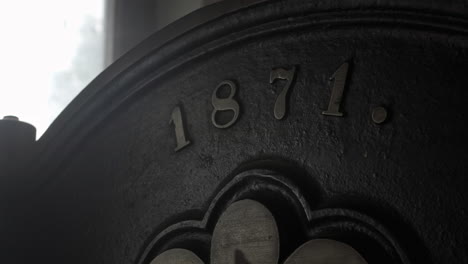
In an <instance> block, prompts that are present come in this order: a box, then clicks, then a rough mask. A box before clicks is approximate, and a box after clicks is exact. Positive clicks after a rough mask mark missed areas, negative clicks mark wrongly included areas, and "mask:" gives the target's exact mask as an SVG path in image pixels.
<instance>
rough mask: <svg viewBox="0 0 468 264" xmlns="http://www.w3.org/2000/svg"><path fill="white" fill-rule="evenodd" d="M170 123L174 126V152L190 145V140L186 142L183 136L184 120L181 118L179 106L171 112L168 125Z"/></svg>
mask: <svg viewBox="0 0 468 264" xmlns="http://www.w3.org/2000/svg"><path fill="white" fill-rule="evenodd" d="M171 123H172V124H174V129H175V135H176V143H177V147H176V148H175V149H174V150H175V151H179V150H181V149H183V148H185V147H186V146H188V145H189V144H190V140H187V138H186V136H185V128H184V120H183V118H182V111H181V109H180V107H179V106H177V107H176V108H174V110H172V114H171V120H170V121H169V124H171Z"/></svg>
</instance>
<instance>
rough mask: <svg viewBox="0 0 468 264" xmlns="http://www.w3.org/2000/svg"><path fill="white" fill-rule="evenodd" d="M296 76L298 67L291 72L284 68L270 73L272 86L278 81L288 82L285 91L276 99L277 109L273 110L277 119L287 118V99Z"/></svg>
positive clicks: (294, 67)
mask: <svg viewBox="0 0 468 264" xmlns="http://www.w3.org/2000/svg"><path fill="white" fill-rule="evenodd" d="M295 76H296V66H293V68H292V69H290V70H286V69H284V68H276V69H273V70H271V72H270V84H273V83H274V82H275V81H276V80H278V79H280V80H287V82H286V85H285V86H284V88H283V90H281V92H280V94H279V95H278V97H277V98H276V102H275V108H274V110H273V113H274V115H275V118H276V119H278V120H281V119H283V118H284V117H285V116H286V110H287V106H286V99H287V97H288V92H289V88H290V87H291V84H292V83H293V81H294V77H295Z"/></svg>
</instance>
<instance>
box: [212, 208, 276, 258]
mask: <svg viewBox="0 0 468 264" xmlns="http://www.w3.org/2000/svg"><path fill="white" fill-rule="evenodd" d="M278 257H279V235H278V229H277V226H276V222H275V219H274V218H273V215H272V214H271V213H270V211H268V209H267V208H266V207H265V206H263V205H262V204H260V203H258V202H256V201H252V200H242V201H239V202H236V203H234V204H232V205H231V206H230V207H229V208H228V209H227V210H226V211H225V212H224V213H223V214H222V215H221V218H220V219H219V221H218V224H217V225H216V227H215V230H214V233H213V239H212V242H211V261H212V262H211V263H213V264H239V263H249V264H277V263H278Z"/></svg>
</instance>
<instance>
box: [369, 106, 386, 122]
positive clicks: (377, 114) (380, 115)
mask: <svg viewBox="0 0 468 264" xmlns="http://www.w3.org/2000/svg"><path fill="white" fill-rule="evenodd" d="M387 116H388V114H387V109H385V108H384V107H382V106H378V107H376V108H374V109H373V110H372V121H374V123H376V124H382V123H383V122H385V120H386V119H387Z"/></svg>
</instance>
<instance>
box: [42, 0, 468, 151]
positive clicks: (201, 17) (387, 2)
mask: <svg viewBox="0 0 468 264" xmlns="http://www.w3.org/2000/svg"><path fill="white" fill-rule="evenodd" d="M266 2H277V0H224V1H221V2H217V3H214V4H211V5H208V6H205V7H202V8H200V9H198V10H195V11H193V12H192V13H190V14H188V15H186V16H184V17H182V18H180V19H179V20H176V21H175V22H173V23H171V24H169V25H167V26H166V27H164V28H162V29H161V30H159V31H157V32H155V33H154V34H153V35H151V36H149V37H148V38H146V39H145V40H143V41H142V42H141V43H140V44H138V45H137V46H136V47H134V48H133V49H131V50H130V51H129V52H127V53H126V54H124V55H123V56H122V57H120V58H119V59H117V60H116V61H115V62H114V63H113V64H112V65H110V66H109V67H108V68H107V69H105V70H104V71H103V72H102V73H101V74H99V75H98V76H97V77H96V78H95V79H94V80H93V81H91V82H90V83H89V84H88V85H87V86H86V87H85V88H84V89H83V90H82V92H81V93H79V94H78V95H77V96H76V97H75V99H73V100H72V102H71V103H70V104H69V105H68V106H67V107H66V108H65V109H64V110H63V111H62V113H60V115H59V116H58V117H57V118H56V119H55V120H54V121H53V122H52V124H51V125H50V126H49V128H48V129H47V130H46V131H45V133H44V134H43V135H42V136H41V138H40V139H39V140H38V141H40V142H41V143H42V142H47V141H49V140H52V139H53V138H54V137H55V136H56V135H57V134H59V133H60V130H61V127H64V126H65V125H66V123H67V121H69V120H72V119H73V116H74V115H77V114H79V113H78V112H79V111H80V110H81V109H82V107H83V105H84V104H85V103H86V102H87V101H89V100H92V98H93V96H95V95H96V94H97V93H98V91H99V90H100V89H101V88H102V87H104V86H105V84H108V83H109V82H110V81H111V80H113V79H114V78H115V77H117V76H118V75H119V74H121V73H122V72H124V70H126V69H128V68H129V67H130V66H131V65H133V64H134V63H136V62H138V61H139V60H141V59H142V58H144V57H145V56H146V55H147V54H149V53H150V52H152V51H155V50H157V49H159V48H160V47H162V46H164V45H166V44H168V43H169V42H170V41H171V40H174V39H175V38H177V37H179V36H181V35H183V34H185V33H187V32H189V31H191V30H193V29H195V28H197V27H199V26H201V25H203V24H205V23H207V22H210V21H213V20H215V19H216V18H219V17H222V16H223V15H227V14H229V13H233V12H235V11H238V10H240V9H243V8H248V7H250V6H252V5H256V4H260V3H266ZM294 2H297V1H291V4H292V5H294ZM299 2H301V1H299ZM302 2H303V1H302ZM310 2H311V3H310V4H311V5H313V6H314V9H317V11H318V10H326V9H352V8H369V7H378V8H385V7H387V8H406V9H416V8H421V10H422V11H424V10H427V11H428V12H429V11H434V12H438V13H447V14H454V15H460V16H462V17H463V16H465V17H468V3H464V1H463V0H460V1H457V2H459V3H458V4H457V3H456V1H451V2H452V3H451V4H449V3H447V4H443V3H439V4H435V3H433V2H428V1H424V0H416V1H406V0H383V1H374V0H354V1H353V0H351V1H339V0H330V1H327V2H326V3H323V2H321V1H310ZM453 2H455V3H453Z"/></svg>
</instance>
